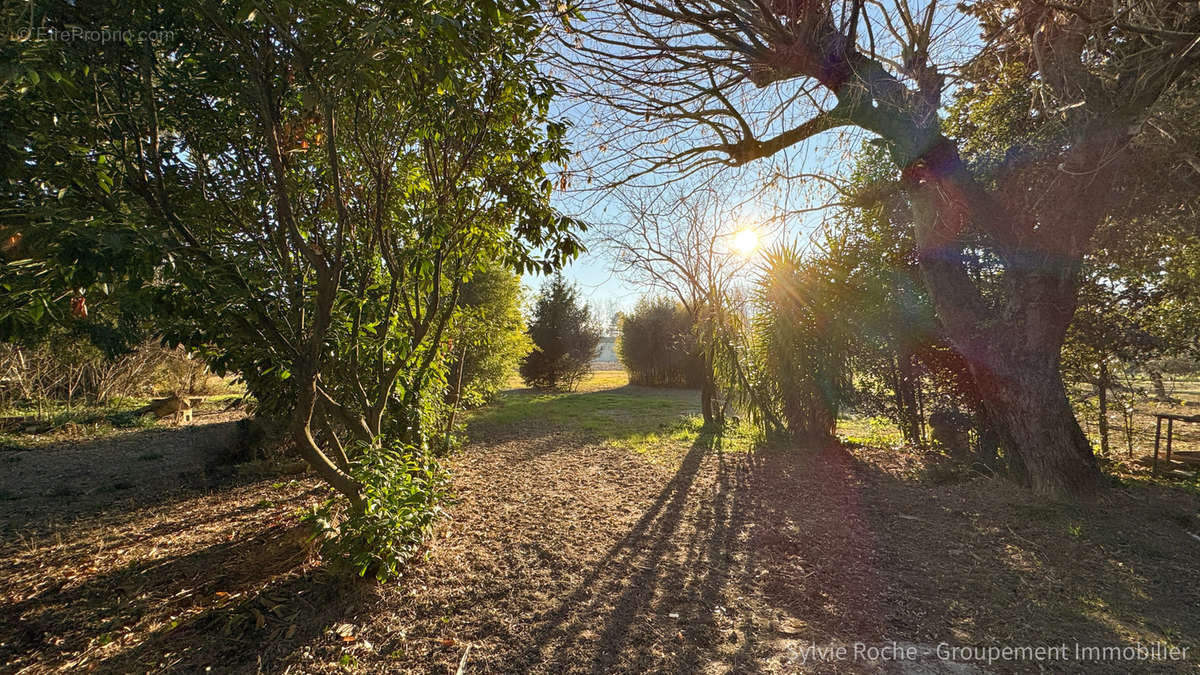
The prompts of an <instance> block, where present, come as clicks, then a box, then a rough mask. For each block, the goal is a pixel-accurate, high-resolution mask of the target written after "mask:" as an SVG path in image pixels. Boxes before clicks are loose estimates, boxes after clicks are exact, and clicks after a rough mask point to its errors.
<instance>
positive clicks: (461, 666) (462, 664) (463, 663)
mask: <svg viewBox="0 0 1200 675" xmlns="http://www.w3.org/2000/svg"><path fill="white" fill-rule="evenodd" d="M1193 536H1195V535H1193ZM470 655H471V644H470V643H467V648H466V649H464V650H463V655H462V658H461V659H459V660H458V675H463V673H465V672H467V657H468V656H470Z"/></svg>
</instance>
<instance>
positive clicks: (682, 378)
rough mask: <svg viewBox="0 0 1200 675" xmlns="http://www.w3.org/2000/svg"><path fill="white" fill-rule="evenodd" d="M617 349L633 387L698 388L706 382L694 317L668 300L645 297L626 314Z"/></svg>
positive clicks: (623, 318) (622, 320)
mask: <svg viewBox="0 0 1200 675" xmlns="http://www.w3.org/2000/svg"><path fill="white" fill-rule="evenodd" d="M616 346H617V356H618V357H619V358H620V359H621V364H622V365H624V366H625V370H626V371H627V372H628V373H629V381H630V383H632V384H641V385H649V386H657V387H662V386H689V387H695V386H699V385H700V384H701V383H702V382H703V381H704V378H705V366H704V361H703V359H702V357H701V355H700V349H699V345H698V344H697V341H696V326H695V324H694V323H693V321H692V317H691V315H690V314H689V313H688V311H687V310H686V309H685V308H684V307H682V306H680V305H679V304H678V303H676V302H672V301H671V300H669V299H667V298H642V299H641V300H639V301H638V304H637V305H636V306H635V307H634V308H633V311H632V312H630V313H629V314H625V315H623V316H622V317H621V324H620V332H619V334H618V336H617V344H616Z"/></svg>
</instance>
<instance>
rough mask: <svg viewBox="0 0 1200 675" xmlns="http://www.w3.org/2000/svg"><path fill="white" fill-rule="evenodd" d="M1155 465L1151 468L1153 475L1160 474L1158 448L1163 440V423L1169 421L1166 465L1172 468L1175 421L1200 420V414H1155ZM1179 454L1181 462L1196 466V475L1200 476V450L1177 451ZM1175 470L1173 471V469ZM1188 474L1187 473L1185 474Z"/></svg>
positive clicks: (1169, 468)
mask: <svg viewBox="0 0 1200 675" xmlns="http://www.w3.org/2000/svg"><path fill="white" fill-rule="evenodd" d="M1154 417H1155V418H1156V419H1155V422H1154V466H1153V468H1152V469H1151V472H1152V473H1153V475H1155V476H1157V475H1158V448H1159V446H1160V445H1161V442H1162V423H1163V420H1166V421H1167V448H1166V449H1167V453H1166V460H1165V463H1166V466H1167V469H1168V470H1171V461H1172V460H1171V437H1172V435H1173V434H1174V432H1175V421H1176V420H1178V421H1180V422H1200V415H1176V414H1174V413H1155V414H1154ZM1175 454H1176V456H1178V458H1179V459H1178V460H1177V461H1179V463H1181V464H1185V465H1188V464H1190V465H1193V466H1195V467H1196V475H1197V476H1200V452H1197V451H1194V450H1193V451H1180V452H1177V453H1175ZM1172 472H1173V471H1172ZM1185 475H1186V474H1185Z"/></svg>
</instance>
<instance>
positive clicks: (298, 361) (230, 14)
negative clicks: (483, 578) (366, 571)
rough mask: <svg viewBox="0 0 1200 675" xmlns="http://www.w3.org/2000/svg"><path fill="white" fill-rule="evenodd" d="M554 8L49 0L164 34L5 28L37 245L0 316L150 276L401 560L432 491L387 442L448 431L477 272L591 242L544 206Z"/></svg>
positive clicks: (15, 198)
mask: <svg viewBox="0 0 1200 675" xmlns="http://www.w3.org/2000/svg"><path fill="white" fill-rule="evenodd" d="M537 10H538V6H537V5H536V4H535V3H529V2H523V1H521V0H516V1H514V2H502V3H499V4H497V3H495V2H492V1H490V0H486V1H483V2H475V1H474V0H444V1H443V0H436V1H434V2H411V1H409V0H386V1H384V2H376V3H358V2H350V1H348V0H331V1H329V2H270V1H269V2H261V3H258V2H255V3H251V4H242V3H234V4H230V3H224V2H217V1H216V0H200V1H199V2H194V3H175V4H171V5H169V6H163V5H162V3H157V2H149V1H144V0H125V1H123V2H115V1H109V0H97V2H88V3H76V2H69V1H66V0H62V1H57V0H49V1H48V2H45V3H40V2H39V3H37V5H36V12H37V13H38V19H39V20H44V21H45V23H46V24H47V25H52V26H69V25H82V26H101V25H117V26H120V27H121V28H122V29H127V30H128V31H129V32H130V33H131V34H134V35H136V34H138V32H139V31H142V30H145V31H154V32H155V33H156V34H167V35H169V38H167V39H164V40H159V41H153V40H151V41H139V40H133V39H129V40H119V41H109V42H99V41H89V40H69V41H63V40H33V41H12V40H10V41H8V42H6V43H5V44H4V45H2V46H0V50H3V54H2V55H3V57H4V58H3V62H4V63H5V64H6V65H8V64H12V67H6V68H4V69H3V70H2V71H0V84H2V85H3V86H2V87H0V113H3V117H4V118H5V119H6V121H9V120H11V121H13V124H12V125H11V126H6V127H5V129H4V138H3V143H0V153H3V155H2V156H0V160H2V161H0V165H2V167H3V168H0V170H2V171H4V172H5V174H4V177H5V178H7V179H8V180H7V181H3V182H0V184H2V186H0V190H3V191H4V193H3V197H4V198H5V207H6V209H5V210H4V211H3V212H2V213H0V217H2V218H3V220H2V221H0V227H2V228H4V229H3V232H0V234H3V235H5V237H9V236H10V235H13V236H15V235H19V236H16V237H15V239H16V241H14V242H12V243H11V245H9V244H6V245H4V252H5V255H6V258H5V260H6V261H7V262H6V263H5V264H8V265H11V266H22V268H21V269H20V270H17V271H16V272H14V273H13V274H8V273H7V272H8V270H7V269H0V284H3V283H8V282H11V283H12V284H14V286H13V288H11V289H8V290H10V291H11V292H10V293H8V294H7V295H5V296H4V299H5V302H6V304H5V305H4V306H0V324H4V322H7V324H5V325H0V330H3V329H5V328H6V326H7V325H10V324H11V326H13V327H12V328H8V330H9V331H10V332H12V331H16V330H18V328H16V327H18V326H22V325H25V324H29V323H31V322H36V321H37V320H38V319H42V318H44V317H47V316H49V315H51V314H54V315H55V316H54V318H59V317H63V316H65V315H66V314H68V313H69V312H70V311H72V308H73V307H74V305H73V304H72V303H73V302H76V301H77V299H78V298H82V297H83V296H84V295H85V294H86V295H87V297H89V298H90V297H94V296H95V295H97V294H99V295H101V296H103V295H105V294H106V293H110V292H112V293H115V290H114V289H118V288H125V289H132V290H130V293H129V294H130V295H131V296H133V297H132V298H131V300H136V301H137V303H139V305H138V306H139V307H141V308H145V309H146V310H147V311H148V313H152V315H153V317H154V319H155V323H156V326H155V327H156V329H157V330H158V331H161V333H162V334H163V335H164V336H165V338H166V340H167V341H168V342H170V343H172V344H183V345H187V346H188V347H189V348H191V349H194V350H198V351H200V352H201V353H203V355H204V356H205V357H206V358H207V359H208V360H209V361H210V362H211V363H212V364H213V365H214V366H215V367H216V369H218V370H220V371H225V372H238V373H240V374H241V375H242V376H243V378H244V379H245V382H246V384H247V387H248V388H249V390H250V391H251V393H252V394H254V396H255V397H256V398H257V399H258V402H259V407H258V411H259V412H260V413H261V414H264V415H267V416H271V417H274V418H278V419H286V420H287V426H286V428H287V430H288V434H289V436H290V440H291V441H292V443H291V446H292V447H295V448H297V449H298V451H299V452H300V453H301V454H302V455H303V456H304V458H305V459H306V461H308V462H309V463H310V465H312V466H313V468H314V469H315V470H316V471H317V472H318V473H319V474H320V475H321V477H322V478H323V479H324V480H326V481H327V482H328V483H329V484H330V485H332V486H334V487H335V488H336V489H337V490H338V491H339V492H341V493H342V494H343V495H345V496H346V497H347V499H348V501H349V502H350V510H351V512H352V516H351V518H350V519H349V520H348V521H347V523H348V525H347V527H349V528H350V530H349V531H348V532H347V535H346V537H344V538H343V539H342V541H344V542H347V543H349V542H356V543H357V544H361V545H363V546H365V547H368V549H369V547H371V546H374V545H375V544H376V543H378V545H379V547H380V548H379V549H378V551H376V552H375V553H378V555H379V556H380V558H379V561H380V564H381V565H382V567H383V568H385V569H386V568H387V567H388V565H389V564H390V561H395V560H398V559H402V558H403V557H404V555H402V554H401V553H400V552H398V551H399V549H397V548H395V546H393V545H392V543H394V542H395V541H397V540H398V539H403V538H404V537H406V536H408V534H406V533H409V534H411V533H415V534H416V536H420V533H422V532H423V531H424V530H423V529H422V528H421V527H418V526H417V524H416V522H417V521H415V520H413V519H410V518H408V517H407V516H406V515H405V514H404V513H401V512H400V511H390V510H389V509H392V508H393V507H394V508H395V509H403V508H407V507H404V506H402V504H403V503H405V500H419V499H421V498H422V497H421V495H419V494H417V493H418V492H420V491H421V490H422V489H424V488H423V487H421V486H422V485H423V483H420V482H412V481H409V480H408V479H407V478H405V477H404V476H402V475H399V474H395V475H393V474H386V476H385V473H386V472H384V471H383V469H381V468H380V465H379V463H380V462H381V461H384V460H385V459H386V460H387V461H391V460H392V459H394V458H395V457H396V456H397V453H399V455H402V456H404V457H406V458H407V457H409V456H411V455H413V453H414V452H418V451H410V450H403V451H401V450H388V448H401V447H403V448H410V446H411V448H418V449H419V453H424V452H426V450H425V448H426V441H427V439H428V438H429V436H430V435H431V432H433V431H436V432H437V433H439V434H440V433H441V432H442V431H443V430H444V428H445V427H444V426H443V424H442V423H443V421H444V420H445V419H446V415H447V411H448V405H447V404H446V396H445V393H446V388H447V380H448V377H447V375H448V373H447V369H448V368H447V367H448V364H447V361H448V356H449V355H448V353H447V347H448V346H449V345H450V340H449V338H450V334H449V332H448V330H449V329H450V327H452V319H453V317H454V316H455V314H456V311H457V305H458V300H459V295H460V292H461V291H462V284H463V281H464V280H466V279H469V278H471V277H472V276H473V274H474V273H475V272H477V271H479V270H481V269H483V268H484V267H485V265H486V264H487V263H489V262H491V261H498V262H500V263H501V264H502V265H504V266H505V267H506V268H508V269H515V270H519V271H522V272H524V271H532V270H537V271H543V272H550V271H553V270H554V269H556V268H557V267H559V266H561V265H562V264H563V263H564V262H565V261H566V260H568V259H570V258H571V257H573V256H574V255H575V254H576V253H577V252H578V250H579V244H578V240H577V238H576V234H575V228H576V226H577V225H578V224H577V223H576V222H575V221H573V220H571V219H569V218H564V217H562V216H561V215H560V214H559V213H558V212H557V211H555V210H554V209H553V208H552V207H551V206H550V203H549V199H550V193H551V190H552V187H553V183H552V181H551V179H550V177H549V175H548V173H547V172H548V169H549V168H550V167H554V166H556V165H561V164H563V163H565V161H566V159H567V158H568V156H569V152H568V150H567V147H566V145H565V142H564V133H565V129H566V127H565V124H564V123H562V122H560V121H558V120H556V119H554V118H552V117H551V114H550V106H551V100H552V98H553V97H554V95H555V93H556V91H557V85H556V83H555V82H554V81H553V80H552V79H550V78H549V77H547V76H546V75H545V74H543V73H542V72H541V71H540V70H539V67H538V63H537V58H538V56H539V55H540V52H539V48H538V45H539V43H540V32H541V30H542V26H541V24H540V22H539V21H538V18H537ZM98 101H103V104H102V105H98V104H97V102H98ZM14 230H17V231H15V232H14ZM3 241H8V239H5V240H3ZM23 261H28V262H23ZM26 267H28V268H29V269H25V268H26ZM30 280H33V281H30ZM18 282H19V283H18ZM18 285H19V286H20V287H19V288H18V287H17V286H18ZM133 291H137V292H133ZM77 314H78V312H77ZM2 337H3V336H2V335H0V338H2ZM377 451H378V452H380V453H383V454H382V455H380V456H379V457H376V455H375V453H376V452H377ZM381 476H382V477H381ZM398 485H403V486H404V488H403V489H401V488H399V487H396V486H398ZM381 486H385V487H381ZM410 489H411V490H412V491H413V492H412V493H411V494H410V493H408V492H405V490H410ZM428 496H429V497H430V498H431V499H432V498H436V497H437V496H438V493H437V491H436V490H433V489H432V488H430V494H429V495H428ZM393 498H394V499H395V500H397V501H396V504H394V505H392V506H387V505H385V504H384V501H386V500H390V499H393ZM356 517H361V518H363V519H365V520H363V521H361V522H359V521H356V520H355V518H356ZM356 523H357V524H356ZM389 527H390V528H394V531H392V532H390V533H387V534H385V533H384V530H386V529H387V528H389ZM389 542H392V543H389ZM368 549H363V550H361V551H359V553H360V554H361V555H364V556H372V555H375V553H373V552H372V551H370V550H368Z"/></svg>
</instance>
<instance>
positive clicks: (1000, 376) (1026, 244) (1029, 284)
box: [561, 0, 1200, 497]
mask: <svg viewBox="0 0 1200 675" xmlns="http://www.w3.org/2000/svg"><path fill="white" fill-rule="evenodd" d="M572 9H574V10H576V11H575V13H571V14H564V15H563V16H562V17H561V18H562V20H563V21H564V22H565V23H567V25H568V27H569V29H570V30H571V31H574V32H575V33H574V34H572V33H570V32H566V31H564V34H565V35H569V36H570V40H566V41H564V47H563V49H562V52H561V53H562V54H563V63H564V65H565V66H566V67H570V68H574V69H575V71H576V72H577V73H578V74H579V75H580V81H581V82H582V83H583V85H582V86H583V90H582V91H581V92H580V93H581V94H582V95H583V96H589V97H591V99H592V100H593V101H595V102H596V104H597V105H601V100H602V99H605V98H607V99H610V100H611V101H612V102H613V106H612V107H613V108H614V109H615V112H614V113H613V121H615V122H617V123H619V124H622V125H623V133H622V136H620V137H617V138H618V139H619V138H628V139H631V140H630V142H629V143H630V144H631V145H630V146H627V148H620V147H618V148H615V150H616V151H617V152H620V151H621V150H622V149H630V148H631V149H633V150H634V151H635V152H638V151H640V152H639V154H640V155H641V156H642V158H643V159H644V161H643V162H642V165H641V166H642V167H643V168H642V170H643V171H648V170H652V169H654V168H657V167H663V166H672V165H674V166H678V165H681V164H682V165H684V166H687V167H695V166H697V165H703V164H708V165H719V164H724V165H733V166H737V165H742V164H746V163H748V162H751V161H754V160H759V159H763V158H767V157H770V156H772V155H776V154H778V153H781V152H784V151H786V150H787V149H788V148H790V147H792V146H795V145H796V144H798V143H801V142H803V141H805V140H806V139H809V138H812V137H813V136H815V135H817V134H819V133H821V132H823V131H827V130H830V129H834V128H838V127H847V126H853V127H857V128H859V129H862V130H864V131H866V132H868V133H870V134H873V135H875V136H877V137H878V138H879V139H880V142H882V143H883V145H884V146H885V147H886V149H887V150H888V153H889V156H890V157H891V159H892V161H893V162H894V163H895V165H896V166H897V167H900V168H901V177H900V179H901V181H900V182H901V185H902V186H903V189H904V190H905V192H906V193H907V195H908V199H909V201H910V204H911V209H912V223H913V229H914V233H915V240H916V244H917V250H918V256H919V262H920V266H921V271H922V276H923V279H924V283H925V285H926V287H927V289H928V291H929V294H930V298H931V299H932V301H933V303H934V306H935V308H936V310H937V312H938V316H939V318H940V319H941V321H942V323H943V325H944V326H945V328H946V331H947V334H948V335H949V336H950V338H951V339H952V341H953V343H954V345H955V347H956V348H957V350H958V351H959V353H961V354H962V355H963V356H964V357H965V358H966V360H967V365H968V367H969V369H970V372H971V375H972V377H973V378H974V379H975V380H976V382H977V384H978V390H979V392H980V393H981V395H982V399H983V404H984V407H985V408H986V410H987V413H988V416H989V418H990V420H991V422H992V423H993V425H994V426H995V428H996V430H997V431H998V433H999V434H1000V436H1001V438H1002V439H1003V441H1004V443H1005V445H1006V446H1007V447H1009V448H1010V449H1011V450H1012V451H1013V452H1015V453H1019V454H1020V455H1021V456H1022V459H1023V460H1024V463H1025V465H1026V466H1027V467H1028V469H1029V472H1028V476H1029V481H1030V483H1031V486H1032V488H1033V489H1034V491H1035V492H1036V493H1038V494H1041V495H1047V496H1055V497H1087V496H1089V495H1092V494H1094V493H1095V491H1096V490H1097V489H1098V487H1099V485H1100V473H1099V469H1098V467H1097V464H1096V460H1095V457H1094V455H1093V454H1092V451H1091V446H1090V444H1089V443H1088V442H1087V439H1086V437H1085V436H1084V434H1083V432H1082V430H1081V429H1080V427H1079V424H1078V423H1077V422H1076V420H1075V417H1074V414H1073V411H1072V409H1071V406H1070V403H1069V401H1068V399H1067V395H1066V390H1065V387H1064V385H1063V381H1062V377H1061V374H1060V372H1059V358H1060V357H1059V353H1060V349H1061V347H1062V343H1063V339H1064V336H1065V334H1066V330H1067V327H1068V325H1069V324H1070V321H1071V317H1072V315H1073V313H1074V310H1075V306H1076V302H1077V294H1078V290H1079V285H1080V282H1081V276H1080V273H1081V269H1082V261H1083V256H1084V255H1085V253H1086V252H1087V251H1088V250H1089V248H1090V246H1091V240H1092V235H1093V234H1094V232H1095V230H1096V228H1097V226H1098V225H1099V224H1100V222H1101V221H1102V220H1103V218H1104V217H1105V216H1106V215H1107V214H1108V213H1109V212H1110V211H1111V209H1112V208H1113V207H1112V204H1113V198H1114V194H1113V190H1112V186H1113V184H1114V181H1115V180H1116V178H1117V177H1118V176H1119V175H1121V173H1122V172H1123V171H1124V170H1125V168H1126V166H1127V162H1128V160H1129V159H1130V156H1131V153H1130V151H1129V148H1130V140H1131V139H1132V138H1134V137H1136V136H1137V135H1138V134H1139V133H1140V131H1141V130H1142V129H1143V126H1144V122H1145V120H1146V119H1147V117H1148V116H1149V115H1150V114H1151V113H1152V112H1153V110H1154V108H1155V104H1156V103H1157V101H1158V100H1159V99H1160V97H1162V96H1163V94H1164V92H1168V91H1170V90H1171V89H1172V87H1173V85H1174V84H1175V83H1176V81H1177V80H1178V79H1179V78H1180V76H1181V75H1183V74H1184V73H1187V72H1188V71H1189V70H1191V69H1193V68H1194V67H1195V66H1196V64H1197V63H1198V62H1200V50H1196V49H1195V48H1194V41H1195V39H1196V37H1197V35H1198V34H1200V15H1197V14H1196V13H1195V12H1192V11H1190V10H1189V9H1187V8H1185V7H1184V5H1182V4H1165V5H1164V4H1163V3H1156V2H1150V1H1147V0H1128V1H1123V2H1118V3H1115V4H1113V3H1109V4H1104V3H1098V2H1076V3H1067V4H1064V5H1054V6H1050V5H1046V4H1043V3H1040V2H1036V1H1034V0H1013V1H1011V2H1000V3H994V2H993V3H980V4H976V5H970V6H966V5H960V6H955V7H953V8H949V7H943V6H940V5H938V4H937V3H929V4H927V5H926V6H925V7H924V8H923V10H922V11H920V12H917V11H914V8H913V7H912V6H911V5H910V4H909V3H908V2H906V1H905V0H898V1H897V2H895V3H894V4H892V5H890V6H880V5H868V4H867V3H865V2H862V1H861V0H847V1H845V2H837V3H834V2H790V3H783V4H777V5H766V4H762V3H757V2H751V1H749V0H685V1H683V2H658V1H657V0H647V1H641V0H639V1H637V2H632V1H631V2H623V3H619V4H617V5H615V6H612V5H601V4H596V5H587V6H584V7H578V6H576V7H573V8H572ZM963 12H966V14H965V15H964V14H963ZM580 13H582V14H584V15H585V16H586V17H587V19H588V20H587V22H586V24H578V23H574V22H573V18H574V17H575V16H577V15H578V14H580ZM964 19H967V20H970V19H976V20H978V21H979V23H980V24H981V25H982V27H983V36H982V39H981V40H976V41H975V43H974V44H975V45H977V48H976V54H975V55H974V56H975V58H968V59H967V60H966V61H965V64H966V65H965V66H963V67H957V66H955V65H953V64H955V63H964V61H963V60H962V59H961V58H959V57H961V56H962V54H961V53H960V51H959V50H958V45H961V44H962V41H961V40H958V39H955V33H956V28H957V26H958V25H960V24H961V22H962V21H963V20H964ZM939 60H940V61H941V63H940V64H939V63H938V61H939ZM995 64H1000V65H1001V66H1003V67H1007V66H1009V65H1011V64H1020V65H1021V66H1022V67H1024V68H1025V69H1026V72H1027V73H1028V75H1027V77H1028V78H1029V79H1030V81H1031V83H1032V85H1033V87H1034V89H1035V91H1036V96H1035V97H1034V98H1033V99H1032V100H1033V103H1034V105H1033V106H1032V107H1027V108H1026V110H1025V115H1024V117H1025V118H1026V119H1030V120H1034V121H1035V122H1036V121H1044V122H1045V123H1046V124H1047V129H1046V132H1047V135H1049V136H1052V137H1053V138H1055V139H1056V143H1054V144H1047V145H1046V146H1043V147H1042V150H1043V152H1042V153H1040V154H1037V155H1033V156H1021V157H1020V161H1011V162H1009V163H1007V164H1005V165H1004V166H1003V167H1001V168H1000V170H999V171H997V173H995V174H994V175H993V176H989V177H986V178H985V179H981V178H980V177H979V176H978V175H977V174H976V173H975V172H974V171H973V170H972V168H971V167H970V166H969V165H968V164H967V163H966V162H964V161H963V158H962V157H961V155H960V142H958V141H956V140H955V139H953V138H951V137H949V136H947V135H946V134H945V133H943V129H942V122H941V118H940V116H939V114H938V112H939V109H940V108H941V106H942V102H941V96H942V94H943V89H944V84H945V82H946V79H947V76H955V77H956V78H958V79H962V80H966V81H967V82H976V83H983V82H985V81H987V80H989V79H991V80H992V81H994V80H995V79H996V78H995V74H996V73H995ZM755 88H757V89H764V90H768V92H769V95H763V94H759V95H751V93H750V92H751V90H753V89H755ZM767 100H774V101H778V102H779V103H778V104H777V105H768V104H766V103H764V102H765V101H767ZM634 130H645V131H647V132H648V133H649V134H651V136H650V137H647V136H646V135H645V134H636V133H631V131H634ZM660 140H662V141H663V144H662V145H661V146H660V145H658V142H659V141H660ZM634 145H635V146H636V147H633V146H634ZM660 147H661V148H663V149H661V150H659V149H658V148H660ZM1015 159H1016V158H1014V160H1015ZM976 251H983V252H985V253H986V257H987V259H988V261H989V263H990V264H989V268H988V274H987V276H988V279H987V280H986V281H985V283H984V285H981V284H980V283H977V282H978V278H977V277H973V276H972V271H971V269H970V264H969V258H972V257H976V256H975V255H974V254H975V252H976ZM991 289H995V290H999V291H1000V292H998V293H993V294H989V293H988V292H987V291H988V290H991Z"/></svg>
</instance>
